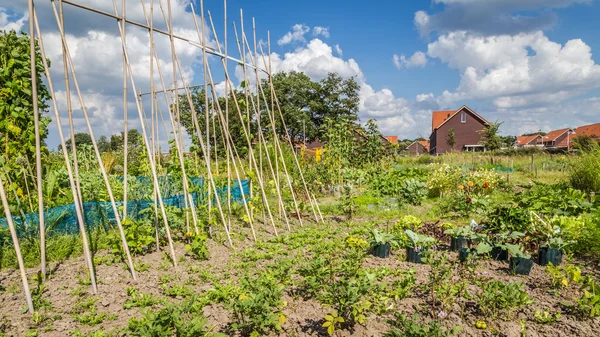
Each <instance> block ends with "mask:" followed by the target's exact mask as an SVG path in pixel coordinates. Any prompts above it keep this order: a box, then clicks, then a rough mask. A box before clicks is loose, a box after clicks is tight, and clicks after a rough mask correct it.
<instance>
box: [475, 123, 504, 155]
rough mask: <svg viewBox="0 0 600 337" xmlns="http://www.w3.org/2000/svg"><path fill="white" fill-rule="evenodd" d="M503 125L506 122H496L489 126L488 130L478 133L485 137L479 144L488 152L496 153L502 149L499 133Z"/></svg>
mask: <svg viewBox="0 0 600 337" xmlns="http://www.w3.org/2000/svg"><path fill="white" fill-rule="evenodd" d="M503 123H504V122H498V121H496V122H495V123H491V124H489V125H488V127H487V128H486V129H484V130H479V131H477V132H479V133H480V134H481V135H483V140H482V141H481V142H479V143H480V144H482V145H483V146H484V147H485V148H486V149H487V150H489V151H495V150H498V149H500V148H501V147H502V139H501V138H500V136H499V135H498V131H499V130H500V126H501V125H502V124H503Z"/></svg>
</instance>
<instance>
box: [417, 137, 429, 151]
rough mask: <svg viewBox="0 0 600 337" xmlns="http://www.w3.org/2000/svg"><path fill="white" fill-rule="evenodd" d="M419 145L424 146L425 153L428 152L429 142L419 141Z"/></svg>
mask: <svg viewBox="0 0 600 337" xmlns="http://www.w3.org/2000/svg"><path fill="white" fill-rule="evenodd" d="M419 143H420V144H421V145H423V146H425V148H426V149H427V151H429V141H428V140H420V141H419Z"/></svg>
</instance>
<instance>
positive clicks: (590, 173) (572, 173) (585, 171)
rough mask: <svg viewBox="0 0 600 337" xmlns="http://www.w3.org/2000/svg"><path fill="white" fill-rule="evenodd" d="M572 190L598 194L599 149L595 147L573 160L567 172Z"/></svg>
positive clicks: (599, 182)
mask: <svg viewBox="0 0 600 337" xmlns="http://www.w3.org/2000/svg"><path fill="white" fill-rule="evenodd" d="M569 182H570V183H571V186H573V188H576V189H579V190H582V191H586V192H600V148H599V147H598V145H595V146H594V147H593V148H592V149H590V150H589V151H588V152H586V153H583V154H582V155H581V156H580V157H579V158H577V159H575V160H574V161H573V163H572V165H571V168H570V170H569Z"/></svg>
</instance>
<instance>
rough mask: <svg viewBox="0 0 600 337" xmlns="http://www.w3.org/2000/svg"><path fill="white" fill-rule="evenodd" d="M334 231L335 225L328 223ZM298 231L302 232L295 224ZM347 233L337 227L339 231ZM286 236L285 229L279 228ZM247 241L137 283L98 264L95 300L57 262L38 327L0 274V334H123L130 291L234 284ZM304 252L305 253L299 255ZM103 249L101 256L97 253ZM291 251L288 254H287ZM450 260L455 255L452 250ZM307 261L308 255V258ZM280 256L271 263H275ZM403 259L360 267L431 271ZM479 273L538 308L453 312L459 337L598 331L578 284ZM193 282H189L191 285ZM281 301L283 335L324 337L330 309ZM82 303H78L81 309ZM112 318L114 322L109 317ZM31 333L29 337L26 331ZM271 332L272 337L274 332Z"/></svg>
mask: <svg viewBox="0 0 600 337" xmlns="http://www.w3.org/2000/svg"><path fill="white" fill-rule="evenodd" d="M330 226H337V224H333V223H332V224H330ZM296 228H298V230H302V229H300V228H299V227H296ZM343 231H344V229H340V233H341V234H343ZM282 233H283V230H282ZM260 234H261V236H262V237H269V236H272V234H270V233H268V232H266V231H263V232H261V233H260ZM251 245H252V242H251V240H250V239H243V238H241V239H240V241H237V242H236V249H235V251H234V250H231V249H230V248H228V247H226V246H225V245H223V244H219V243H216V242H215V241H212V240H209V241H208V249H209V252H210V259H209V260H207V261H196V260H193V259H192V258H190V257H185V249H184V247H183V245H182V244H177V245H176V247H175V248H176V254H177V256H178V257H184V258H181V260H180V261H179V265H178V266H177V267H173V266H171V265H170V264H169V261H168V258H167V257H166V253H165V252H153V253H149V254H147V255H145V256H141V257H136V258H135V262H136V264H137V265H138V266H141V265H147V266H148V267H149V268H148V270H146V271H141V272H138V280H137V281H134V280H133V279H132V277H131V275H130V274H129V272H128V271H127V270H126V269H125V268H124V264H123V263H117V264H112V265H104V264H99V265H96V275H97V279H98V282H99V283H98V293H97V294H95V295H93V294H92V289H91V286H90V285H89V284H87V282H86V281H85V280H86V279H87V276H86V275H87V268H86V267H85V263H84V260H83V258H82V257H78V258H72V259H70V260H68V261H65V262H62V263H55V264H52V265H51V266H50V270H51V271H52V272H51V275H50V276H49V279H48V280H47V281H46V282H45V290H44V292H43V294H42V298H43V299H44V300H47V302H48V303H49V307H48V308H46V309H43V310H41V311H40V312H41V313H42V315H43V316H45V318H44V317H42V319H40V320H39V321H38V323H37V324H36V322H35V321H34V319H32V316H31V315H30V314H28V313H24V311H23V308H24V306H25V300H24V295H23V292H22V289H21V281H20V276H19V271H18V270H2V271H0V336H1V335H2V332H4V334H5V335H6V336H25V335H26V334H27V333H28V331H30V330H36V331H37V336H49V337H50V336H56V337H59V336H68V335H74V331H75V330H78V331H80V332H81V333H83V334H87V333H90V332H93V331H97V330H99V329H103V330H104V331H105V332H107V333H108V334H109V335H116V336H124V335H125V333H124V332H123V331H124V329H125V328H126V327H127V322H128V320H129V319H131V318H133V317H140V316H141V313H140V309H139V308H131V309H124V308H123V304H124V303H125V301H126V300H127V299H128V298H129V296H128V295H127V288H128V287H135V288H136V289H138V291H139V292H140V293H147V294H153V295H156V296H164V293H163V290H162V289H161V279H164V278H165V277H169V276H170V277H171V278H172V280H171V283H169V284H173V283H178V284H181V283H184V282H186V281H187V282H186V285H188V286H189V287H191V288H192V289H193V291H194V292H195V293H197V294H204V293H206V291H207V290H208V289H209V288H211V286H212V285H211V284H210V283H208V282H205V281H203V280H202V279H201V277H199V275H198V274H197V273H196V272H194V271H193V269H194V268H201V269H204V270H208V271H210V273H211V274H212V275H213V276H217V279H218V282H220V283H221V284H227V282H229V281H233V282H236V280H237V278H238V276H239V275H238V271H236V269H235V265H236V264H237V263H240V259H239V257H238V256H236V254H235V253H234V252H237V251H241V250H243V248H244V247H248V246H251ZM297 252H298V253H300V254H301V253H302V248H299V249H298V250H297ZM105 253H106V252H99V253H98V254H97V255H98V256H100V255H102V254H105ZM286 253H288V252H286ZM450 256H452V258H455V256H456V253H450ZM306 257H307V259H308V258H310V257H309V255H307V256H306ZM276 259H277V257H275V258H274V260H276ZM404 259H405V256H404V253H403V252H402V251H393V252H392V255H391V256H390V257H389V258H386V259H380V258H376V257H372V256H368V257H367V258H366V259H365V261H364V263H363V266H362V268H375V267H381V266H387V267H389V268H391V269H397V268H400V269H404V270H408V269H410V268H413V269H415V270H416V277H417V284H423V283H425V282H426V281H427V278H428V274H429V271H430V267H429V266H427V265H421V264H412V263H408V262H404ZM260 262H261V261H259V262H258V263H257V265H260ZM574 263H580V264H582V269H583V271H584V274H585V273H596V276H598V274H597V271H596V270H595V268H594V267H595V266H590V267H587V266H585V265H583V264H584V261H574ZM482 266H483V268H482V270H481V272H482V273H486V275H488V276H489V277H491V278H495V279H498V280H502V281H503V282H516V281H520V282H523V284H524V286H525V288H526V290H527V292H528V293H529V296H530V297H531V298H533V299H534V300H535V303H534V304H532V305H529V306H527V307H526V308H524V309H522V310H519V311H518V312H516V314H515V317H514V318H513V319H506V320H504V319H497V320H494V321H490V320H489V319H488V318H486V317H482V316H481V315H480V314H478V313H477V310H476V309H472V310H471V311H469V313H468V315H466V316H465V318H464V319H463V318H461V317H460V315H459V314H457V313H459V312H460V310H454V311H453V312H452V313H450V314H449V315H448V317H446V318H445V319H444V320H442V323H443V325H444V326H446V327H454V326H459V325H460V326H462V327H463V329H462V331H461V332H459V333H458V335H459V336H508V337H512V336H522V324H524V326H525V330H526V335H527V336H528V337H535V336H598V335H599V331H600V318H596V319H590V320H579V319H578V318H577V317H576V316H575V315H573V314H572V313H571V312H570V310H569V305H571V304H573V303H574V300H575V299H576V298H578V297H579V296H580V295H581V294H580V293H579V290H578V288H577V286H576V285H575V286H570V287H569V288H567V289H562V290H560V291H559V292H556V293H554V292H552V291H550V289H551V288H550V276H549V275H548V274H547V273H546V271H545V269H544V267H541V266H539V265H537V264H536V265H534V267H533V270H532V271H531V274H530V275H529V276H513V275H510V274H509V273H508V265H507V263H506V262H497V261H483V262H482ZM36 273H37V269H29V270H28V271H27V274H28V277H29V278H30V280H31V281H30V284H31V285H32V288H34V289H35V281H34V280H33V277H34V276H35V274H36ZM189 280H191V281H189ZM88 298H98V301H97V303H96V311H97V313H106V314H107V315H109V316H108V317H109V318H108V319H105V320H104V321H103V322H101V323H100V324H97V325H95V326H90V325H89V324H82V323H80V322H79V321H78V320H77V319H76V318H75V317H74V315H75V314H76V312H78V305H80V303H81V302H82V301H84V300H85V299H88ZM179 300H181V298H169V301H171V302H176V301H179ZM284 300H285V301H287V302H288V305H287V306H286V307H285V309H284V312H285V314H286V316H287V322H285V324H284V325H283V330H282V331H281V332H280V333H279V335H280V336H324V335H327V332H326V331H325V329H323V328H322V324H323V322H324V320H323V318H324V316H325V315H326V314H327V313H328V312H329V311H328V310H329V309H328V308H326V307H324V306H323V305H322V304H321V303H319V302H317V301H316V300H313V299H308V300H304V299H301V298H297V296H296V297H294V296H292V295H291V294H289V293H288V294H286V295H285V296H284ZM78 303H79V304H78ZM427 310H428V302H427V299H426V298H425V297H424V296H423V294H421V293H419V292H414V293H412V294H411V295H409V296H408V297H407V298H404V299H402V300H400V301H398V302H397V303H394V307H393V309H392V310H390V311H388V312H387V313H386V314H384V315H375V314H372V315H370V316H369V317H368V319H367V321H366V322H365V324H364V325H360V324H356V325H355V327H354V328H353V330H351V331H348V330H344V331H339V332H336V336H381V335H383V334H384V333H385V332H386V331H388V330H389V329H390V326H389V324H388V323H387V320H388V319H390V318H392V317H393V313H394V312H401V313H406V314H408V315H409V316H410V315H412V314H414V313H419V314H420V315H421V319H426V318H427V319H430V318H429V317H428V316H427V315H428V314H427ZM536 310H548V311H551V312H561V313H562V317H561V318H560V319H559V320H558V321H557V322H554V323H549V324H541V323H538V322H536V321H535V319H534V313H535V311H536ZM203 311H204V314H205V316H206V318H207V322H208V324H209V325H210V326H213V327H214V331H220V332H224V333H228V331H229V330H228V326H229V325H230V323H231V313H230V312H229V311H228V310H227V309H226V308H225V307H224V306H223V305H220V304H210V305H208V306H206V307H204V309H203ZM111 315H112V316H113V317H111ZM477 320H485V321H486V322H487V325H488V328H487V329H477V328H476V327H475V323H476V321H477ZM30 333H31V332H30ZM272 335H276V334H275V333H272Z"/></svg>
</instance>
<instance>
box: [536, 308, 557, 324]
mask: <svg viewBox="0 0 600 337" xmlns="http://www.w3.org/2000/svg"><path fill="white" fill-rule="evenodd" d="M533 317H534V318H535V320H536V322H538V323H542V324H548V323H554V322H556V321H558V320H559V319H560V317H561V314H560V311H558V312H556V313H554V314H553V313H551V312H550V311H548V310H544V311H542V310H536V311H535V314H534V316H533Z"/></svg>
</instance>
